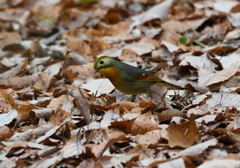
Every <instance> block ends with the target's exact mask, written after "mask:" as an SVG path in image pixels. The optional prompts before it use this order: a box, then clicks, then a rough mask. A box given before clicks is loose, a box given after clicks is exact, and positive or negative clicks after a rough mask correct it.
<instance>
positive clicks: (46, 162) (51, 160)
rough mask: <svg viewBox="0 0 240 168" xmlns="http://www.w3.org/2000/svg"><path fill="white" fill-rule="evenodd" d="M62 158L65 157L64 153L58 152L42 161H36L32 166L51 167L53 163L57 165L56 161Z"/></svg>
mask: <svg viewBox="0 0 240 168" xmlns="http://www.w3.org/2000/svg"><path fill="white" fill-rule="evenodd" d="M62 159H63V157H62V155H61V154H57V155H55V156H53V157H46V158H45V159H44V160H42V161H41V162H40V163H38V162H36V163H35V164H33V165H32V167H35V168H42V167H50V166H52V165H55V163H58V162H60V161H61V160H62Z"/></svg>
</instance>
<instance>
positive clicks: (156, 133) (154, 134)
mask: <svg viewBox="0 0 240 168" xmlns="http://www.w3.org/2000/svg"><path fill="white" fill-rule="evenodd" d="M160 132H161V130H153V131H149V132H147V133H146V134H144V135H141V136H140V137H139V138H137V140H136V141H137V142H138V144H141V145H150V144H157V143H158V141H159V139H160V138H161V133H160Z"/></svg>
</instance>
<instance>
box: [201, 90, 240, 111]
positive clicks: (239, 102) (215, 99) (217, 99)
mask: <svg viewBox="0 0 240 168" xmlns="http://www.w3.org/2000/svg"><path fill="white" fill-rule="evenodd" d="M206 103H207V104H209V105H210V106H211V107H216V106H217V105H220V107H222V108H223V109H225V108H226V107H230V108H232V107H236V108H237V109H240V95H239V94H238V93H217V94H213V95H212V97H211V98H209V99H208V100H207V101H206Z"/></svg>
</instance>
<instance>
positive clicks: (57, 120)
mask: <svg viewBox="0 0 240 168" xmlns="http://www.w3.org/2000/svg"><path fill="white" fill-rule="evenodd" d="M67 117H69V114H68V113H67V112H66V111H65V110H63V109H62V107H61V106H60V105H59V106H58V109H57V111H56V112H55V113H54V114H53V116H52V117H51V118H50V122H51V123H53V125H55V126H58V125H60V124H62V123H63V122H64V120H65V119H66V118H67Z"/></svg>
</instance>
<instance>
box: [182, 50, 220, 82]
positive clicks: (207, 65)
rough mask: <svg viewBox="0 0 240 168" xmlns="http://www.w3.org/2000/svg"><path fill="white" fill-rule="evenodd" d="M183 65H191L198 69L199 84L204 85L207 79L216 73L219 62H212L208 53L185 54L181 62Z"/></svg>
mask: <svg viewBox="0 0 240 168" xmlns="http://www.w3.org/2000/svg"><path fill="white" fill-rule="evenodd" d="M180 59H181V58H180ZM180 65H182V66H187V65H191V66H193V67H194V68H196V69H197V70H198V76H199V78H198V82H199V85H204V82H205V79H206V78H207V77H208V76H209V75H211V74H214V73H215V68H216V67H217V64H215V63H214V62H212V61H211V60H210V59H209V58H208V57H207V55H206V54H204V55H202V56H191V55H189V56H185V57H184V58H182V61H181V63H180Z"/></svg>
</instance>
